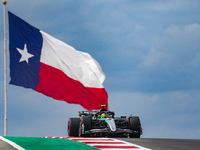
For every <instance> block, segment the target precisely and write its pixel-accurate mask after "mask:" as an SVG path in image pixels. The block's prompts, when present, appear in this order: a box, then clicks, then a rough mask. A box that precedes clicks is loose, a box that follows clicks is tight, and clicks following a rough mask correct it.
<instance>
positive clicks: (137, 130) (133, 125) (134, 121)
mask: <svg viewBox="0 0 200 150" xmlns="http://www.w3.org/2000/svg"><path fill="white" fill-rule="evenodd" d="M129 126H130V129H131V130H132V131H133V133H131V134H129V137H130V138H140V134H141V123H140V118H139V117H137V116H136V117H131V118H129Z"/></svg>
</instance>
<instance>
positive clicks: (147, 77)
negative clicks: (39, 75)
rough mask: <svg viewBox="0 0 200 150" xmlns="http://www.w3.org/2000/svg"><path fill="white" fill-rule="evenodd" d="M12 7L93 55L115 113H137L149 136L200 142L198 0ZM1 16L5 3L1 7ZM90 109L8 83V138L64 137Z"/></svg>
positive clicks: (45, 0) (37, 0)
mask: <svg viewBox="0 0 200 150" xmlns="http://www.w3.org/2000/svg"><path fill="white" fill-rule="evenodd" d="M7 9H8V10H9V11H11V12H12V13H14V14H15V15H17V16H19V17H20V18H22V19H24V20H25V21H27V22H28V23H30V24H32V25H33V26H35V27H37V28H39V29H41V30H43V31H45V32H47V33H48V34H50V35H52V36H54V37H56V38H58V39H60V40H62V41H64V42H66V43H68V44H69V45H71V46H73V47H74V48H76V49H77V50H80V51H84V52H87V53H89V54H91V55H92V56H93V57H94V58H95V59H96V60H97V61H98V62H99V64H100V65H101V67H102V69H103V71H104V73H105V75H106V80H105V82H104V87H105V89H106V90H107V92H108V96H109V108H110V109H111V110H114V111H115V113H116V115H117V116H119V115H127V116H128V115H130V114H132V115H137V116H139V117H140V118H141V122H142V126H143V129H144V134H143V135H142V137H143V138H189V139H194V138H197V139H200V127H199V124H200V109H199V106H200V79H199V77H200V17H199V16H200V1H199V0H168V1H165V0H151V1H145V0H94V1H90V0H59V1H57V2H55V1H52V0H42V1H41V0H34V1H30V2H27V1H26V0H18V1H11V0H10V1H9V0H8V4H7ZM1 12H2V13H3V6H2V7H1ZM2 13H1V15H0V19H1V20H2V21H1V22H0V27H1V29H2V30H0V49H1V50H0V68H1V69H0V135H3V121H4V96H3V95H4V85H3V83H4V79H3V66H4V64H3V14H2ZM79 110H84V109H83V108H82V107H81V106H79V105H73V104H67V103H65V102H60V101H56V100H53V99H52V98H49V97H46V96H44V95H42V94H40V93H37V92H35V91H33V90H31V89H25V88H22V87H17V86H13V85H9V86H8V135H9V136H37V137H42V136H66V135H67V121H68V119H69V118H70V117H76V116H78V111H79Z"/></svg>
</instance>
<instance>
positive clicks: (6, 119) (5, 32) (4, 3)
mask: <svg viewBox="0 0 200 150" xmlns="http://www.w3.org/2000/svg"><path fill="white" fill-rule="evenodd" d="M6 4H7V2H6V1H3V5H4V6H3V10H4V92H5V93H4V103H5V108H4V111H5V112H4V113H5V114H4V115H5V116H4V119H5V120H4V136H7V132H8V131H7V126H8V124H7V123H8V118H7V38H6V35H7V31H6Z"/></svg>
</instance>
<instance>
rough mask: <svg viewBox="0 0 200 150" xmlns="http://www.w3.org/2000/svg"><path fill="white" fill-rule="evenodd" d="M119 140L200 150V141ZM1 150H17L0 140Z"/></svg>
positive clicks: (160, 148)
mask: <svg viewBox="0 0 200 150" xmlns="http://www.w3.org/2000/svg"><path fill="white" fill-rule="evenodd" d="M119 140H122V141H126V142H130V143H134V144H137V145H140V146H143V147H146V148H149V149H152V150H200V139H151V138H141V139H130V138H119ZM0 150H15V148H13V147H12V146H10V145H9V144H7V143H5V142H4V141H1V140H0Z"/></svg>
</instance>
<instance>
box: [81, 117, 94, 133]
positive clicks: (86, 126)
mask: <svg viewBox="0 0 200 150" xmlns="http://www.w3.org/2000/svg"><path fill="white" fill-rule="evenodd" d="M91 127H92V120H91V118H90V117H82V118H81V121H80V126H79V136H80V137H87V136H89V134H87V133H85V131H89V130H91Z"/></svg>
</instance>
